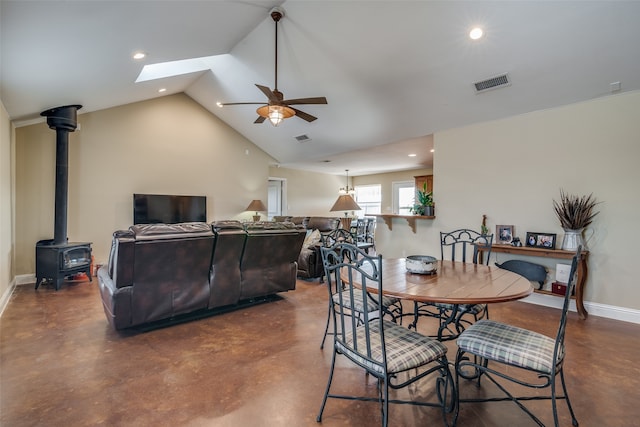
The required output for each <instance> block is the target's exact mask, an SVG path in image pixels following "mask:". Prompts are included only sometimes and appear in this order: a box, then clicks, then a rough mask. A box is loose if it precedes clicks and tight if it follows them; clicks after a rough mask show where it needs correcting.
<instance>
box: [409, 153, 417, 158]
mask: <svg viewBox="0 0 640 427" xmlns="http://www.w3.org/2000/svg"><path fill="white" fill-rule="evenodd" d="M415 156H417V154H415V153H411V154H409V157H415Z"/></svg>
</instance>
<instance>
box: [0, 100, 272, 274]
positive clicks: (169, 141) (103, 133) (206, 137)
mask: <svg viewBox="0 0 640 427" xmlns="http://www.w3.org/2000/svg"><path fill="white" fill-rule="evenodd" d="M78 123H79V125H80V128H79V130H77V131H76V132H73V133H70V134H69V140H70V142H69V143H70V147H69V205H68V210H69V214H68V235H69V240H70V241H89V242H93V246H92V247H93V254H94V256H95V258H96V262H100V263H104V262H106V261H107V259H108V254H109V248H110V244H111V235H112V233H113V231H115V230H118V229H123V228H127V227H129V225H131V224H132V221H133V218H132V217H133V205H132V195H133V193H158V194H189V195H204V196H207V220H208V221H214V220H220V219H230V218H235V219H249V218H250V217H251V213H250V212H244V209H245V208H246V207H247V205H248V204H249V202H250V201H251V200H252V199H262V200H266V194H267V181H268V176H269V166H268V165H269V163H273V162H274V159H273V158H271V157H270V156H268V155H267V154H266V153H264V152H263V151H262V150H260V149H259V148H258V147H256V146H255V145H254V144H252V143H251V142H249V141H248V140H246V139H245V138H244V137H243V136H241V135H240V134H238V133H237V132H236V131H234V130H233V129H231V128H230V127H229V126H227V125H226V124H225V123H223V122H222V121H220V120H219V119H218V118H217V117H215V116H213V115H212V114H211V113H209V112H208V111H206V110H205V109H204V108H202V107H201V106H200V105H198V104H197V103H195V102H194V101H193V100H192V99H191V98H189V97H188V96H187V95H184V94H178V95H172V96H167V97H162V98H157V99H154V100H150V101H145V102H140V103H135V104H129V105H124V106H121V107H116V108H111V109H107V110H102V111H97V112H92V113H86V114H82V110H80V111H79V115H78ZM55 138H56V135H55V131H54V130H52V129H49V128H48V126H47V125H46V124H45V123H38V124H35V125H30V126H25V127H21V128H18V129H16V238H15V247H16V262H15V274H17V275H21V274H33V273H35V256H34V252H35V249H34V248H35V244H36V242H37V241H38V240H40V239H48V238H52V237H53V223H54V189H55ZM3 142H4V141H3ZM3 146H4V143H3ZM3 206H4V203H3ZM3 241H4V239H3Z"/></svg>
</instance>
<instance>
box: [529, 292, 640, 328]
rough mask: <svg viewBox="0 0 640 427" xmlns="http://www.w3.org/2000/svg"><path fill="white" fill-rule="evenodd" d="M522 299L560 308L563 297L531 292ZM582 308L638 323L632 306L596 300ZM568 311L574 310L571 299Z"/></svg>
mask: <svg viewBox="0 0 640 427" xmlns="http://www.w3.org/2000/svg"><path fill="white" fill-rule="evenodd" d="M522 301H524V302H528V303H531V304H537V305H543V306H545V307H554V308H558V309H560V308H562V304H563V299H562V298H559V297H556V296H553V295H543V294H536V293H533V294H531V295H529V296H528V297H527V298H525V299H523V300H522ZM584 308H585V309H586V310H587V313H589V316H600V317H606V318H607V319H613V320H621V321H623V322H631V323H638V324H640V310H634V309H632V308H625V307H617V306H614V305H607V304H600V303H597V302H589V301H585V302H584ZM569 310H570V311H577V310H576V302H575V301H574V300H571V302H570V304H569Z"/></svg>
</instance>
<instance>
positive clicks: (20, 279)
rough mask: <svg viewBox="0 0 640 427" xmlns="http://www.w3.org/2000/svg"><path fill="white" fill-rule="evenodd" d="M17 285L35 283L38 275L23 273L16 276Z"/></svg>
mask: <svg viewBox="0 0 640 427" xmlns="http://www.w3.org/2000/svg"><path fill="white" fill-rule="evenodd" d="M14 280H15V282H16V285H35V283H36V275H35V274H21V275H19V276H16V277H15V279H14Z"/></svg>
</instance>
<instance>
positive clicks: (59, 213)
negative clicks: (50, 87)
mask: <svg viewBox="0 0 640 427" xmlns="http://www.w3.org/2000/svg"><path fill="white" fill-rule="evenodd" d="M80 108H82V105H66V106H64V107H56V108H52V109H50V110H47V111H43V112H42V113H40V114H41V115H42V116H45V117H46V118H47V124H48V125H49V127H50V128H51V129H55V131H56V194H55V224H54V238H53V239H49V240H40V241H39V242H38V243H37V244H36V289H38V286H40V283H42V282H43V281H44V280H45V279H49V280H52V281H53V283H54V285H55V288H56V291H57V290H58V289H60V284H61V283H62V281H63V280H64V278H65V277H68V276H72V275H74V274H78V273H85V274H87V276H88V277H89V280H91V243H69V242H68V239H67V199H68V180H69V132H73V131H74V130H76V127H77V119H76V114H77V111H78V109H80Z"/></svg>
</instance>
